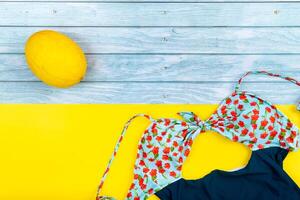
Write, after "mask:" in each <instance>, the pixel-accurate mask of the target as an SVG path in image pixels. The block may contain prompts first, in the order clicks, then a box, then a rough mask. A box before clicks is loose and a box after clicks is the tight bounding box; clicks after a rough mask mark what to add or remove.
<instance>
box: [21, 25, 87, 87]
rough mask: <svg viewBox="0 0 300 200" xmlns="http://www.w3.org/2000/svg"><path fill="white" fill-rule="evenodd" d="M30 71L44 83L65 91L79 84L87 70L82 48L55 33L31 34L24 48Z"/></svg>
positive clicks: (47, 31) (41, 32)
mask: <svg viewBox="0 0 300 200" xmlns="http://www.w3.org/2000/svg"><path fill="white" fill-rule="evenodd" d="M25 57H26V61H27V63H28V65H29V68H30V69H31V71H32V72H33V73H34V74H35V75H36V76H37V77H38V78H39V79H40V80H42V81H43V82H44V83H46V84H48V85H51V86H55V87H59V88H66V87H70V86H72V85H75V84H77V83H78V82H80V81H81V80H82V79H83V77H84V75H85V73H86V68H87V61H86V58H85V55H84V52H83V51H82V49H81V48H80V47H79V45H77V44H76V43H75V42H74V41H73V40H72V39H70V38H69V37H67V36H66V35H64V34H61V33H59V32H56V31H51V30H44V31H39V32H37V33H34V34H33V35H32V36H30V38H29V39H28V40H27V42H26V45H25Z"/></svg>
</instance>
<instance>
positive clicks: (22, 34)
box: [0, 4, 300, 54]
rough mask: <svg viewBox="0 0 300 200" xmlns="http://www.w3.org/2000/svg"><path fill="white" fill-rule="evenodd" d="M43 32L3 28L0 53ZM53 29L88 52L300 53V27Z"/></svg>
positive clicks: (21, 48) (12, 50)
mask: <svg viewBox="0 0 300 200" xmlns="http://www.w3.org/2000/svg"><path fill="white" fill-rule="evenodd" d="M299 5H300V4H299ZM299 13H300V12H299ZM42 29H46V28H42V27H0V32H1V34H0V53H23V51H24V43H25V41H26V39H27V38H28V37H29V36H30V35H31V34H33V33H34V32H36V31H39V30H42ZM51 29H53V30H57V31H61V32H63V33H65V34H67V35H69V36H70V37H71V38H73V39H74V40H75V41H76V42H78V43H79V45H80V46H81V47H82V48H83V50H84V51H85V52H86V53H106V54H107V53H126V54H131V53H143V54H145V53H147V54H148V53H152V54H153V53H155V54H158V53H191V54H194V53H195V54H198V53H201V54H202V53H204V54H216V53H217V54H241V53H242V54H266V53H267V54H272V53H273V54H279V53H300V40H299V38H300V28H299V27H294V28H290V27H289V28H287V27H286V28H281V27H277V28H253V27H248V28H245V27H244V28H239V27H234V28H193V27H176V28H174V27H173V28H171V27H160V28H157V27H156V28H153V27H151V28H149V27H148V28H137V27H136V28H128V27H122V28H111V27H110V28H108V27H101V28H100V27H61V28H57V27H54V28H51Z"/></svg>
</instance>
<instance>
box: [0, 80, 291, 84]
mask: <svg viewBox="0 0 300 200" xmlns="http://www.w3.org/2000/svg"><path fill="white" fill-rule="evenodd" d="M0 83H42V82H41V81H38V80H36V81H34V80H29V81H21V80H20V81H10V80H8V81H4V80H0ZM80 83H83V84H88V83H133V84H134V83H146V84H157V83H161V84H170V83H177V84H184V83H187V84H207V83H210V84H211V83H220V84H221V83H228V84H229V83H233V84H234V83H236V81H234V80H232V81H84V80H83V81H81V82H80ZM243 83H250V84H257V83H259V84H270V83H273V84H278V83H286V82H285V81H282V80H278V81H246V80H245V81H243Z"/></svg>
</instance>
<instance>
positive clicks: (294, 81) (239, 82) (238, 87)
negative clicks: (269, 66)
mask: <svg viewBox="0 0 300 200" xmlns="http://www.w3.org/2000/svg"><path fill="white" fill-rule="evenodd" d="M250 74H263V75H267V76H273V77H278V78H281V79H284V80H287V81H290V82H292V83H294V84H296V85H298V86H300V81H297V80H296V79H294V78H291V77H287V76H282V75H280V74H273V73H270V72H267V71H248V72H246V73H245V74H244V75H242V77H241V78H240V79H239V81H238V82H237V84H236V86H235V89H234V91H235V92H238V91H240V88H241V84H242V81H243V79H244V78H245V77H246V76H248V75H250ZM297 109H298V110H300V102H299V104H298V107H297Z"/></svg>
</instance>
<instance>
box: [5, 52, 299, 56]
mask: <svg viewBox="0 0 300 200" xmlns="http://www.w3.org/2000/svg"><path fill="white" fill-rule="evenodd" d="M1 55H23V56H24V53H22V52H16V53H10V52H0V56H1ZM85 55H99V56H100V55H120V56H122V55H124V56H148V55H149V56H156V55H157V56H163V55H166V56H168V55H170V56H171V55H207V56H252V55H253V56H256V55H263V56H273V55H274V56H292V55H295V56H297V55H300V52H295V53H159V52H158V53H85Z"/></svg>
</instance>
